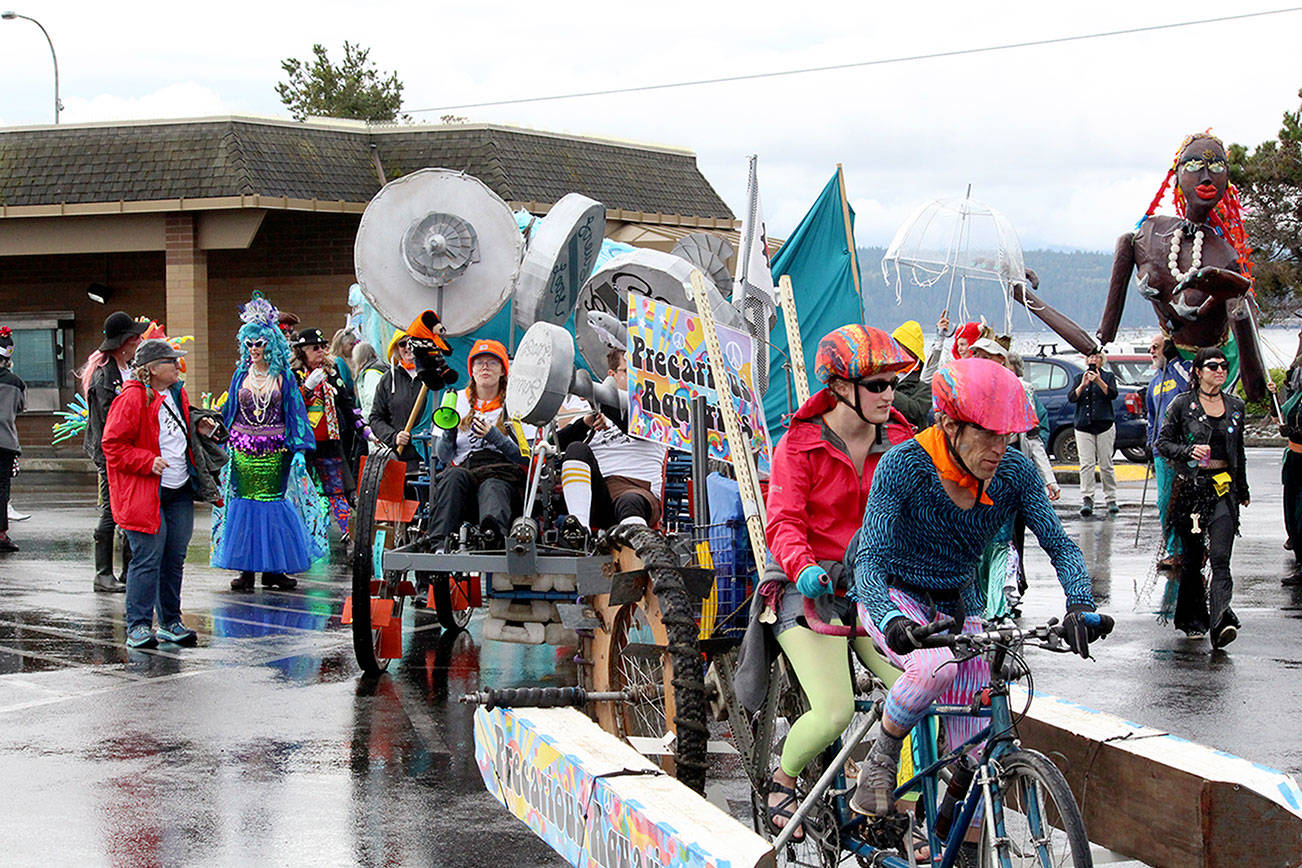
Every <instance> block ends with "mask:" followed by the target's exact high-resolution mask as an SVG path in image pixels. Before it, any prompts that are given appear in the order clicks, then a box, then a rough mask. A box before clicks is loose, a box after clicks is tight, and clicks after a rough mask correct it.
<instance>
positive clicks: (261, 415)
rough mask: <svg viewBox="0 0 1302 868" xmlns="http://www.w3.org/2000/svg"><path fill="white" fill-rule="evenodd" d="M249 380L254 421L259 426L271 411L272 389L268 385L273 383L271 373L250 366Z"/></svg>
mask: <svg viewBox="0 0 1302 868" xmlns="http://www.w3.org/2000/svg"><path fill="white" fill-rule="evenodd" d="M248 379H249V380H250V381H252V382H251V388H250V389H249V395H250V396H252V398H253V420H254V421H255V422H257V423H258V424H259V425H260V424H262V423H263V422H264V421H265V420H266V417H267V411H268V410H269V409H271V395H272V389H271V388H270V386H269V385H268V384H269V383H270V382H271V372H270V371H260V370H258V369H257V368H256V367H255V366H253V365H249V375H248Z"/></svg>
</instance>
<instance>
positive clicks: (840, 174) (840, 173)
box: [836, 163, 863, 317]
mask: <svg viewBox="0 0 1302 868" xmlns="http://www.w3.org/2000/svg"><path fill="white" fill-rule="evenodd" d="M836 184H837V187H838V188H839V189H840V191H841V222H843V223H844V224H845V246H846V248H847V249H848V250H849V251H850V276H851V277H853V278H854V291H855V294H856V295H858V296H859V315H860V316H861V317H862V316H863V287H862V286H861V285H860V283H859V255H858V254H857V253H855V249H854V229H853V228H852V227H851V226H850V200H849V199H847V198H845V170H844V169H842V168H841V164H840V163H837V164H836Z"/></svg>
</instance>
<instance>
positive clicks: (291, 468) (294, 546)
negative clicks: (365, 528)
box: [212, 292, 326, 591]
mask: <svg viewBox="0 0 1302 868" xmlns="http://www.w3.org/2000/svg"><path fill="white" fill-rule="evenodd" d="M276 315H277V311H276V309H275V308H274V307H272V305H271V303H270V302H269V301H267V300H266V299H265V298H263V297H262V294H261V293H257V292H255V293H254V294H253V299H252V300H251V301H250V302H249V303H248V304H246V305H243V306H241V308H240V319H242V320H243V321H244V325H242V326H241V327H240V330H239V332H238V334H237V335H236V340H237V341H238V343H239V347H240V361H239V364H238V365H236V367H235V376H233V377H232V378H231V385H230V390H229V392H227V395H228V397H227V399H226V405H225V407H224V408H223V416H224V418H225V420H226V427H227V429H228V430H229V431H230V441H229V443H228V448H229V450H230V456H231V463H230V466H229V470H228V472H227V473H225V474H224V479H223V486H224V488H225V506H224V508H220V509H214V510H213V532H212V541H213V543H212V565H213V566H214V567H220V568H222V569H227V570H239V571H240V575H239V576H238V577H237V578H235V579H233V580H232V581H231V589H232V590H236V591H247V590H252V588H253V574H254V573H257V572H260V573H262V583H263V584H264V585H268V586H272V587H276V588H281V589H289V588H293V587H294V586H295V585H297V584H298V582H297V581H296V580H295V579H293V578H290V577H289V576H288V575H286V574H287V573H301V572H303V571H304V570H306V569H307V568H308V566H309V565H310V564H311V562H312V561H313V560H315V559H316V558H319V557H321V556H322V555H324V554H325V551H326V519H325V510H324V506H323V504H322V502H321V499H320V497H319V496H317V494H316V488H315V486H314V485H313V484H312V482H311V480H310V479H309V478H308V475H307V468H306V464H305V462H304V455H305V453H307V452H309V451H311V450H313V449H315V448H316V440H315V439H314V438H313V436H312V427H311V425H309V424H308V418H307V409H306V407H304V405H303V397H302V395H301V394H300V393H299V389H298V381H297V380H296V379H295V378H294V373H293V372H292V371H291V370H290V352H289V344H288V342H287V341H286V340H285V336H284V334H282V333H281V331H280V329H279V328H277V327H276Z"/></svg>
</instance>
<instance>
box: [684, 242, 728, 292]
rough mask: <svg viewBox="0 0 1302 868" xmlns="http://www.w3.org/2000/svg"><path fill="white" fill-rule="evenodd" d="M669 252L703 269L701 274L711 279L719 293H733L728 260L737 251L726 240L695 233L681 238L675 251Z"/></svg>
mask: <svg viewBox="0 0 1302 868" xmlns="http://www.w3.org/2000/svg"><path fill="white" fill-rule="evenodd" d="M669 252H670V253H672V254H673V255H674V256H681V257H682V258H683V259H686V260H687V261H688V262H690V263H692V265H695V266H696V267H697V268H699V269H701V273H702V274H704V275H705V276H706V277H708V278H709V279H710V281H711V282H712V283H713V284H714V288H715V289H717V290H719V292H721V293H728V292H730V291H731V289H732V273H731V272H730V271H728V260H729V259H731V258H732V257H733V256H734V255H735V254H736V251H735V250H733V249H732V245H731V244H729V243H728V242H727V240H726V239H723V238H720V237H719V236H718V235H711V234H710V233H708V232H693V233H692V234H691V235H685V236H683V237H682V238H679V239H678V243H677V244H675V245H674V249H673V250H671V251H669Z"/></svg>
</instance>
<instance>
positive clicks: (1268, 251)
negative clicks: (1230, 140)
mask: <svg viewBox="0 0 1302 868" xmlns="http://www.w3.org/2000/svg"><path fill="white" fill-rule="evenodd" d="M1298 96H1299V97H1302V91H1298ZM1229 158H1230V179H1231V180H1232V181H1234V183H1235V184H1236V185H1237V186H1238V188H1239V193H1240V195H1241V197H1242V199H1243V206H1244V210H1245V212H1246V214H1245V217H1244V222H1245V227H1246V229H1247V230H1248V242H1249V243H1250V244H1251V245H1252V246H1253V248H1254V250H1253V255H1252V262H1253V278H1254V280H1255V282H1256V292H1257V298H1258V301H1259V302H1260V304H1261V307H1262V313H1263V315H1265V316H1266V317H1267V318H1270V317H1271V315H1272V314H1274V315H1281V314H1283V315H1287V314H1290V313H1291V312H1292V310H1293V308H1294V307H1295V306H1296V305H1297V304H1298V302H1299V300H1302V299H1299V291H1300V290H1302V109H1299V110H1298V111H1291V112H1285V113H1284V124H1283V126H1282V127H1281V128H1280V131H1279V138H1278V139H1272V140H1270V141H1266V142H1262V143H1261V144H1260V145H1258V146H1257V147H1256V148H1255V149H1253V151H1252V152H1251V153H1249V152H1248V149H1247V148H1246V147H1245V146H1243V145H1230V150H1229Z"/></svg>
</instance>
